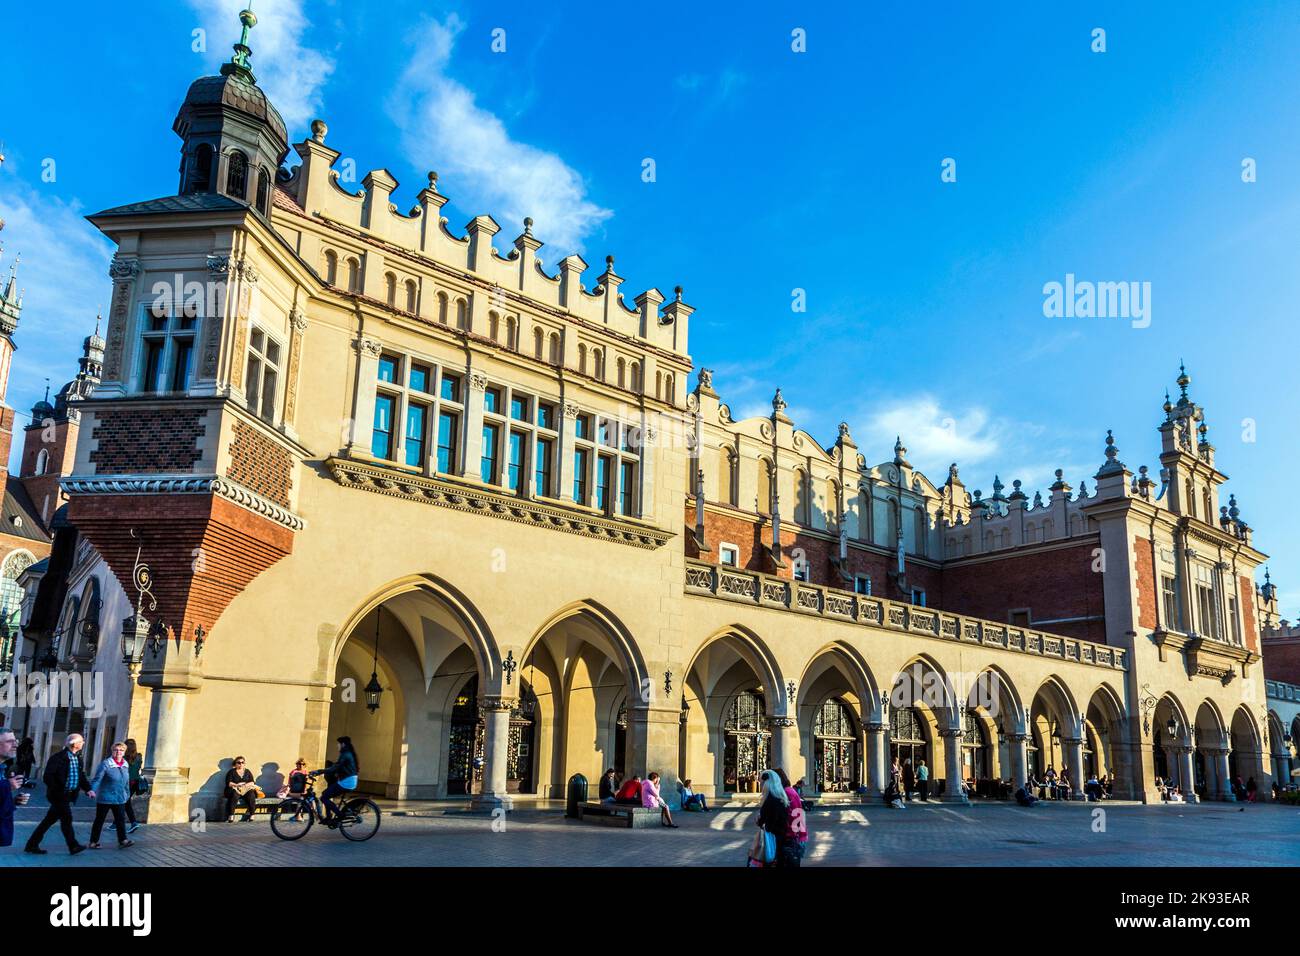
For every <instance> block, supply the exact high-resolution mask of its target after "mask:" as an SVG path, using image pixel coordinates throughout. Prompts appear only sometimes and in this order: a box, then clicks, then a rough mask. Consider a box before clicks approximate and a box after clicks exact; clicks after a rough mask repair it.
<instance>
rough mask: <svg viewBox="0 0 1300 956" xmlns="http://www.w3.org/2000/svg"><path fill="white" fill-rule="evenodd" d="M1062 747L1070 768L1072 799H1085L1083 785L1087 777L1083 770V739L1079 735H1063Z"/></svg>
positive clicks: (1066, 762) (1066, 763) (1067, 765)
mask: <svg viewBox="0 0 1300 956" xmlns="http://www.w3.org/2000/svg"><path fill="white" fill-rule="evenodd" d="M1061 748H1062V750H1063V752H1064V756H1065V765H1066V767H1068V768H1069V770H1070V786H1071V790H1070V799H1072V800H1084V799H1086V795H1085V794H1084V792H1083V785H1084V783H1085V782H1086V780H1087V778H1086V777H1085V776H1084V771H1083V740H1082V739H1080V738H1078V737H1062V738H1061Z"/></svg>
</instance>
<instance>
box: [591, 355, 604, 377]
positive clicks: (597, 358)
mask: <svg viewBox="0 0 1300 956" xmlns="http://www.w3.org/2000/svg"><path fill="white" fill-rule="evenodd" d="M591 359H592V365H594V366H595V367H594V369H593V374H594V375H595V377H596V378H598V379H599V380H600V381H602V382H603V381H605V350H604V349H592V350H591Z"/></svg>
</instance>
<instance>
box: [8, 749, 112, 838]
mask: <svg viewBox="0 0 1300 956" xmlns="http://www.w3.org/2000/svg"><path fill="white" fill-rule="evenodd" d="M85 745H86V741H85V740H83V739H82V736H81V734H69V735H68V739H67V741H66V746H64V748H63V749H62V750H60V751H59V752H58V753H56V754H55V755H54V756H53V757H51V758H50V762H49V763H47V764H46V765H45V775H44V777H42V780H43V781H44V782H45V796H46V798H47V799H48V800H49V801H50V809H49V811H48V812H47V813H46V814H45V819H43V820H42V821H41V822H40V823H39V824H37V826H36V829H35V830H33V831H32V835H31V837H29V838H28V840H27V846H26V847H25V850H26V852H28V853H42V854H43V853H46V852H48V851H46V850H42V849H41V839H42V838H43V837H44V836H45V833H46V831H48V830H49V829H50V827H52V826H54V824H55V823H58V825H59V829H60V830H61V831H63V839H64V840H66V841H67V843H68V852H69V853H71V854H74V855H75V854H77V853H80V852H81V851H82V850H84V849H85V847H84V846H83V845H82V844H80V843H78V842H77V834H76V832H75V831H74V830H73V829H72V805H73V804H74V803H76V802H77V796H78V791H79V790H84V791H86V796H88V797H90V798H91V799H92V800H93V799H94V798H95V791H94V790H91V789H90V780H89V779H87V777H86V772H85V771H84V770H83V769H82V768H81V757H80V753H81V748H82V747H84V746H85Z"/></svg>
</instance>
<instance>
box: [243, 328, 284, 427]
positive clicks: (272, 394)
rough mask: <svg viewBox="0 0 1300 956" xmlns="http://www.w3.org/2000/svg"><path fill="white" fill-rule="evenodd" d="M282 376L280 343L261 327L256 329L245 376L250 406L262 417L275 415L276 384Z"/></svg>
mask: <svg viewBox="0 0 1300 956" xmlns="http://www.w3.org/2000/svg"><path fill="white" fill-rule="evenodd" d="M279 377H280V343H278V342H276V341H275V340H274V339H272V338H271V337H270V336H268V335H267V334H266V333H265V332H263V331H262V330H261V329H254V330H253V334H252V337H251V341H250V343H249V346H248V368H247V374H246V375H245V376H244V387H245V388H246V389H247V396H248V407H249V408H250V409H251V410H252V411H253V412H254V413H255V414H258V415H260V416H262V418H264V419H266V420H267V421H271V420H272V419H273V418H274V417H275V399H276V385H277V383H278V381H279Z"/></svg>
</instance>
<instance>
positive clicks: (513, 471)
mask: <svg viewBox="0 0 1300 956" xmlns="http://www.w3.org/2000/svg"><path fill="white" fill-rule="evenodd" d="M523 465H524V436H523V435H521V434H520V433H519V432H511V433H510V474H509V477H508V480H507V487H509V488H510V490H511V491H517V492H522V491H523V490H524V468H523Z"/></svg>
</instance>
